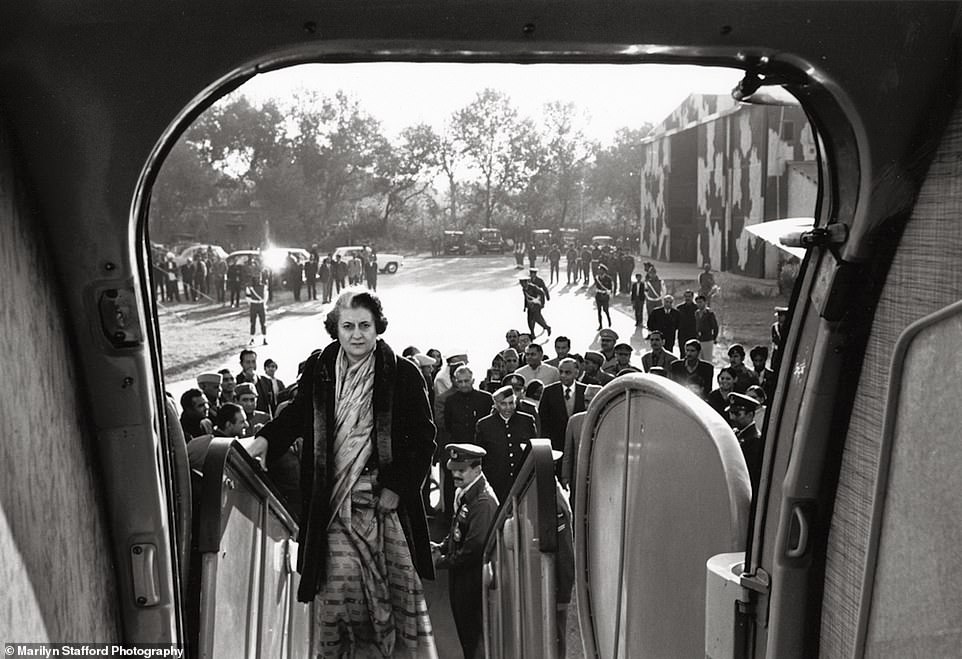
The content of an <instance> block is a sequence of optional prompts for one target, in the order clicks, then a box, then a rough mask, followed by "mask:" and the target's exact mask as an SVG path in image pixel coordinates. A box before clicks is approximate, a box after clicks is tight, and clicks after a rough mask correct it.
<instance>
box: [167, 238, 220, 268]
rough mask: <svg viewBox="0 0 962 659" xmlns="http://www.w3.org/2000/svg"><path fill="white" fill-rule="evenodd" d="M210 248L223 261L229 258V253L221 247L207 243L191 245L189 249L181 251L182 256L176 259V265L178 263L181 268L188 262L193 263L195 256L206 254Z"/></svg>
mask: <svg viewBox="0 0 962 659" xmlns="http://www.w3.org/2000/svg"><path fill="white" fill-rule="evenodd" d="M208 247H210V249H211V251H213V252H214V254H215V255H216V256H218V257H220V258H222V259H226V258H227V252H226V251H224V248H223V247H221V246H220V245H210V244H207V243H203V244H198V245H191V246H189V247H185V248H184V249H183V250H181V252H180V254H178V255H176V256H175V257H174V263H176V264H177V266H178V267H179V266H182V265H184V264H185V263H187V262H188V261H193V260H194V256H195V255H197V254H206V253H207V248H208Z"/></svg>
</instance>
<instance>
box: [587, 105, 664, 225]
mask: <svg viewBox="0 0 962 659" xmlns="http://www.w3.org/2000/svg"><path fill="white" fill-rule="evenodd" d="M650 131H651V125H650V124H642V126H641V127H640V128H627V127H625V128H622V129H620V130H619V131H618V132H617V133H616V134H615V143H614V144H613V145H612V146H610V147H608V148H607V149H604V150H603V151H600V152H599V153H598V155H597V157H596V158H595V164H594V167H593V168H592V170H591V174H590V176H589V195H590V197H591V198H592V199H593V200H594V201H596V202H597V203H599V204H604V203H607V204H610V205H611V206H612V207H613V208H614V210H615V213H616V214H617V215H620V216H622V217H631V218H633V219H634V220H635V222H636V223H640V222H641V180H640V177H639V173H640V171H641V140H642V139H643V138H644V137H645V135H647V134H648V133H649V132H650Z"/></svg>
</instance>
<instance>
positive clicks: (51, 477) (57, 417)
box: [0, 118, 120, 643]
mask: <svg viewBox="0 0 962 659" xmlns="http://www.w3.org/2000/svg"><path fill="white" fill-rule="evenodd" d="M27 189H28V188H27V185H26V181H25V177H24V176H23V174H22V171H21V170H18V168H17V166H16V158H15V151H14V148H13V146H12V136H11V134H10V133H9V132H8V131H7V130H6V127H5V126H4V125H3V123H2V118H0V272H2V273H3V279H2V284H0V353H2V354H3V355H6V357H7V359H5V360H4V362H3V366H2V371H3V377H2V378H0V435H2V438H0V464H3V465H4V476H3V478H0V584H3V585H2V587H0V639H3V640H4V641H6V642H46V641H50V642H58V641H68V640H76V641H86V642H104V643H106V642H115V641H116V640H118V639H119V636H120V625H119V613H118V612H117V608H116V606H115V604H114V602H115V601H116V586H115V580H114V573H113V559H112V555H111V549H110V544H109V542H108V537H107V531H106V522H105V516H104V513H103V510H102V507H101V505H100V497H99V496H98V493H97V488H98V477H97V471H96V465H95V464H94V462H93V459H92V451H91V450H90V446H91V441H90V440H91V438H90V434H89V432H88V430H87V423H86V422H85V420H84V411H83V402H82V400H81V399H80V398H79V395H78V387H77V383H78V382H79V377H78V373H77V369H76V366H75V364H74V360H73V355H72V351H71V346H70V343H69V337H68V334H67V331H66V327H65V323H64V319H63V317H62V315H61V314H62V310H63V309H64V305H62V304H60V303H59V300H58V297H59V292H58V290H57V289H56V287H55V278H54V276H53V269H52V267H51V264H50V261H49V258H48V256H47V254H46V252H45V250H44V244H45V242H44V239H43V238H42V237H41V236H40V235H38V231H37V226H38V225H39V223H36V222H33V221H32V216H33V208H32V205H31V204H30V201H29V196H28V194H27V193H26V190H27Z"/></svg>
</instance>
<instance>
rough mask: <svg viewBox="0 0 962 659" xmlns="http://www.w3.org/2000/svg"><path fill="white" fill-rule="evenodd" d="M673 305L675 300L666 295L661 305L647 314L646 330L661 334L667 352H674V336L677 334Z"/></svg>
mask: <svg viewBox="0 0 962 659" xmlns="http://www.w3.org/2000/svg"><path fill="white" fill-rule="evenodd" d="M674 305H675V298H673V297H672V296H671V295H666V296H665V297H664V299H663V302H662V305H661V306H660V307H658V308H657V309H654V310H652V312H651V313H650V314H648V330H649V331H652V332H653V331H655V330H658V331H659V332H661V336H662V338H663V339H664V340H665V349H666V350H667V351H668V352H673V351H674V350H675V335H676V334H677V333H678V321H679V317H678V309H675V308H674Z"/></svg>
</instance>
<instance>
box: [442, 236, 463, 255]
mask: <svg viewBox="0 0 962 659" xmlns="http://www.w3.org/2000/svg"><path fill="white" fill-rule="evenodd" d="M443 244H444V253H445V254H464V252H465V246H464V232H463V231H445V232H444V236H443Z"/></svg>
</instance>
